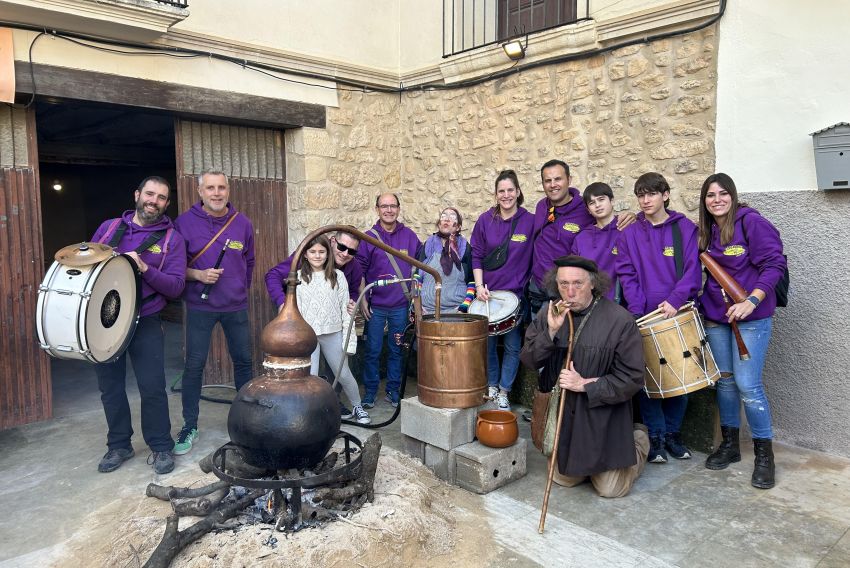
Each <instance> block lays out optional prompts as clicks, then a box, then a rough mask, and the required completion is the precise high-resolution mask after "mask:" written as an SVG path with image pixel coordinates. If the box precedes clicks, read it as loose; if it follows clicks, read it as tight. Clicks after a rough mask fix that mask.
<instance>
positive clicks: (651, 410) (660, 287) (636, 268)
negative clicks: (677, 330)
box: [615, 172, 702, 463]
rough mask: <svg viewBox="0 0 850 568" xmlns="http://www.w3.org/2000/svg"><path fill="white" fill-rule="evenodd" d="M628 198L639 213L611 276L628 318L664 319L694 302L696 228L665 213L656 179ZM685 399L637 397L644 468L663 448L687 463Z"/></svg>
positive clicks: (662, 459)
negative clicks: (644, 434) (644, 433)
mask: <svg viewBox="0 0 850 568" xmlns="http://www.w3.org/2000/svg"><path fill="white" fill-rule="evenodd" d="M634 192H635V195H636V196H637V198H638V204H639V205H640V208H641V212H640V213H638V216H637V221H636V222H635V223H634V224H633V225H630V226H629V227H627V228H626V229H625V230H624V231H622V233H621V235H620V238H619V240H618V241H617V259H616V261H615V270H616V272H617V274H616V276H617V277H618V278H619V279H620V284H621V286H622V287H623V297H624V299H625V300H626V304H627V307H628V310H629V311H630V312H631V313H632V315H634V316H635V317H640V316H642V315H645V314H647V313H649V312H651V311H654V310H655V309H657V308H658V309H661V310H662V312H663V314H664V317H667V318H670V317H673V316H675V315H676V313H677V312H678V311H679V309H680V308H681V307H682V306H683V305H685V304H686V303H687V302H688V301H690V300H696V297H697V293H698V292H699V290H700V287H701V285H702V270H701V268H700V263H699V250H698V248H697V240H698V235H697V226H696V225H695V224H694V223H693V222H692V221H691V220H689V219H688V218H687V217H685V216H684V215H682V214H681V213H677V212H676V211H673V210H670V209H667V206H668V205H669V204H670V185H669V184H668V183H667V180H666V179H664V176H662V175H661V174H659V173H655V172H649V173H645V174H643V175H642V176H640V177H639V178H638V179H637V181H636V182H635V189H634ZM677 233H678V237H677ZM677 242H678V243H679V245H678V246H677ZM677 248H680V250H678V251H677V250H676V249H677ZM687 396H688V395H686V394H684V395H681V396H675V397H672V398H669V397H668V398H664V399H657V398H649V397H648V396H647V395H646V392H645V391H641V392H640V393H638V397H639V398H638V400H639V402H640V410H641V415H642V416H643V422H644V424H646V427H647V428H648V429H649V443H650V449H649V457H648V459H649V461H650V462H653V463H666V462H667V452H666V451H665V447H666V449H667V451H669V452H670V454H671V455H672V456H673V457H674V458H677V459H688V458H690V457H691V452H690V450H689V449H688V448H687V447H686V446H685V445H684V444H683V443H682V437H681V434H680V428H681V426H682V419H683V418H684V416H685V409H686V408H687V405H688V398H687Z"/></svg>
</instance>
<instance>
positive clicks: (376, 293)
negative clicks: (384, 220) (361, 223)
mask: <svg viewBox="0 0 850 568" xmlns="http://www.w3.org/2000/svg"><path fill="white" fill-rule="evenodd" d="M375 233H377V234H378V236H379V237H380V238H381V240H382V241H383V242H384V244H385V245H388V246H391V247H392V248H394V249H397V250H400V251H401V252H403V253H405V254H406V255H408V256H412V257H413V258H416V257H417V256H418V254H419V247H420V246H422V243H421V242H420V241H419V237H417V236H416V233H414V232H413V231H412V230H411V229H408V228H407V227H405V226H404V224H403V223H399V222H396V227H395V230H394V231H393V232H392V233H388V232H387V231H385V230H384V228H383V227H382V226H381V222H380V221H378V222H377V223H375V225H374V226H372V228H371V229H369V230H368V231H366V234H367V235H369V236H370V237H374V236H375ZM394 258H395V257H394ZM357 260H358V261H359V262H360V267H361V268H362V269H363V276H364V278H366V284H370V283H372V282H374V281H376V280H378V279H382V278H392V277H394V276H395V275H396V273H395V270H394V269H393V265H392V264H391V263H390V260H389V258H387V253H386V252H384V251H383V250H381V249H379V248H378V247H376V246H374V245H372V244H370V243H367V242H365V241H364V242H361V243H360V246H359V247H357ZM395 260H396V263H397V264H398V267H399V270H401V274H402V276H403V277H404V278H410V274H411V270H412V267H411V266H410V265H409V264H408V263H406V262H404V261H403V260H401V259H400V258H396V259H395ZM406 284H407V287H408V289H410V285H411V283H410V282H407V283H406ZM358 289H359V286H358ZM369 294H370V296H371V299H370V303H371V305H372V306H374V307H377V308H386V309H392V308H400V307H402V306H406V305H407V298H406V297H405V295H404V288H403V287H402V285H401V284H392V285H390V286H383V287H379V286H375V287H374V288H371V290H370V291H369Z"/></svg>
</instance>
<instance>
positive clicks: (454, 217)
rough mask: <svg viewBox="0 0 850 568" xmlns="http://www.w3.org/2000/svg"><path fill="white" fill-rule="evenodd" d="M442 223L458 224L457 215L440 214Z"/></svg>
mask: <svg viewBox="0 0 850 568" xmlns="http://www.w3.org/2000/svg"><path fill="white" fill-rule="evenodd" d="M440 221H454V222H455V223H457V215H455V214H454V213H440Z"/></svg>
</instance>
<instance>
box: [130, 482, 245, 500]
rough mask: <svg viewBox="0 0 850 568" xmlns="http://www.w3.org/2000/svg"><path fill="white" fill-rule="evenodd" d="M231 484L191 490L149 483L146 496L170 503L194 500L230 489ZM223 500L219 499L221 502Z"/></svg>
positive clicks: (214, 484)
mask: <svg viewBox="0 0 850 568" xmlns="http://www.w3.org/2000/svg"><path fill="white" fill-rule="evenodd" d="M229 487H230V484H229V483H228V482H226V481H216V482H215V483H211V484H209V485H205V486H203V487H196V488H195V489H191V488H189V487H172V486H170V485H157V484H156V483H149V484H148V488H147V489H146V490H145V495H147V496H148V497H156V498H157V499H159V500H161V501H170V500H172V499H194V498H195V497H203V496H204V495H209V494H210V493H214V492H215V491H219V490H221V489H225V488H229ZM220 500H221V499H219V501H220Z"/></svg>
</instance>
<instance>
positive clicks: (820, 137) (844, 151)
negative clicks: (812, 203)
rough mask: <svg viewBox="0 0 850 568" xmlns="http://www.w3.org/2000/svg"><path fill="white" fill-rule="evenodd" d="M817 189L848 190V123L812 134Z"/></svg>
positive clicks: (841, 123)
mask: <svg viewBox="0 0 850 568" xmlns="http://www.w3.org/2000/svg"><path fill="white" fill-rule="evenodd" d="M811 136H812V141H813V143H814V145H815V170H816V171H817V176H818V189H846V188H850V123H847V122H839V123H838V124H833V125H832V126H827V127H826V128H824V129H822V130H818V131H817V132H812V134H811Z"/></svg>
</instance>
